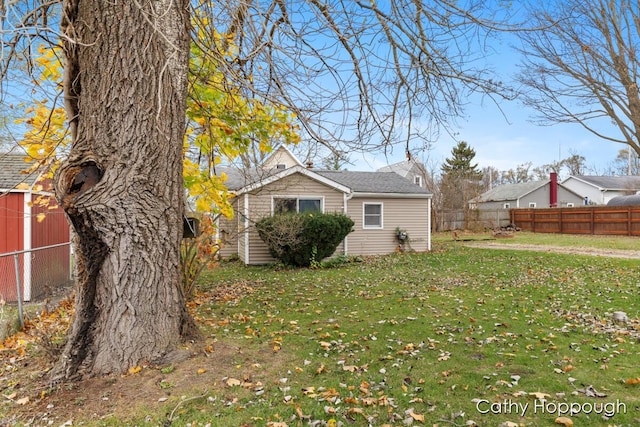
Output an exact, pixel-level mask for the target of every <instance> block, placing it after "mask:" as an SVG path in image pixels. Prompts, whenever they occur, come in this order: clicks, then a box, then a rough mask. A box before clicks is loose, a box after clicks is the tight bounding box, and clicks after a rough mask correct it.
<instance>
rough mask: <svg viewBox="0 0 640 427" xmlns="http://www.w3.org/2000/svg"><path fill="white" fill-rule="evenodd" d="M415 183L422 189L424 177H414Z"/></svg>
mask: <svg viewBox="0 0 640 427" xmlns="http://www.w3.org/2000/svg"><path fill="white" fill-rule="evenodd" d="M413 183H414V184H416V185H417V186H418V187H422V176H420V175H416V176H414V177H413Z"/></svg>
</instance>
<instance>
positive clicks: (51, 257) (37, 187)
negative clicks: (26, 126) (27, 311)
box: [0, 153, 71, 301]
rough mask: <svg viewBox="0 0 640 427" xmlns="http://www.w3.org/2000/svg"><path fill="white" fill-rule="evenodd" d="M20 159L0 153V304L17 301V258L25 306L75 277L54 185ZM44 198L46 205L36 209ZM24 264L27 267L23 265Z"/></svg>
mask: <svg viewBox="0 0 640 427" xmlns="http://www.w3.org/2000/svg"><path fill="white" fill-rule="evenodd" d="M29 166H30V165H29V163H27V162H26V161H25V156H24V155H22V154H2V153H0V299H4V300H5V301H16V299H17V298H16V297H17V292H16V274H15V268H14V267H15V258H14V256H11V253H12V252H17V251H29V252H27V253H25V254H24V255H19V262H20V276H21V282H22V295H23V299H24V300H25V301H29V300H31V299H34V298H37V297H39V296H41V295H44V294H46V293H50V292H51V291H53V289H54V288H56V287H59V286H60V285H62V284H66V283H68V282H69V280H70V278H71V266H70V259H71V258H70V245H64V246H59V247H56V248H50V249H44V250H38V251H35V250H34V249H37V248H42V247H45V246H51V245H58V244H61V243H68V242H69V224H68V223H67V219H66V218H65V215H64V212H63V211H62V209H61V208H60V207H58V206H57V204H56V200H55V197H53V193H52V188H51V181H50V180H48V179H42V172H38V171H37V172H33V173H25V172H24V170H25V169H28V168H29ZM41 196H42V197H43V200H44V201H45V202H46V203H47V204H45V205H44V206H42V205H40V204H39V203H37V204H34V203H33V202H35V201H36V199H37V198H39V197H41ZM25 260H26V262H25Z"/></svg>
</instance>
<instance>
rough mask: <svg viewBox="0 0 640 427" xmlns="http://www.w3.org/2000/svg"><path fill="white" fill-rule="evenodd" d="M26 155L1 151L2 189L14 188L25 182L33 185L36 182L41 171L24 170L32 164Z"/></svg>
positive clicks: (0, 187) (0, 177) (0, 173)
mask: <svg viewBox="0 0 640 427" xmlns="http://www.w3.org/2000/svg"><path fill="white" fill-rule="evenodd" d="M25 157H26V156H25V155H23V154H13V153H0V190H3V191H8V190H12V189H14V188H16V187H17V186H18V185H20V184H23V183H24V184H27V185H28V186H29V187H31V186H32V185H33V184H35V183H36V181H37V180H38V178H39V177H40V173H39V172H31V173H28V174H27V173H25V172H24V171H25V170H26V169H28V168H29V166H30V164H29V163H28V162H26V161H25Z"/></svg>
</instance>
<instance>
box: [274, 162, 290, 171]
mask: <svg viewBox="0 0 640 427" xmlns="http://www.w3.org/2000/svg"><path fill="white" fill-rule="evenodd" d="M286 168H287V165H285V164H284V163H278V164H277V165H276V169H277V170H284V169H286Z"/></svg>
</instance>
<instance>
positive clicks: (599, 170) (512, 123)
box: [349, 34, 627, 174]
mask: <svg viewBox="0 0 640 427" xmlns="http://www.w3.org/2000/svg"><path fill="white" fill-rule="evenodd" d="M517 43H518V40H517V39H516V38H515V36H513V35H511V34H506V35H502V36H501V38H495V39H492V43H491V46H490V47H489V54H488V55H487V56H485V57H484V61H485V66H486V67H488V68H491V69H493V70H498V71H497V75H498V79H499V80H501V81H504V82H506V84H509V82H511V81H513V78H514V75H515V74H516V73H517V72H518V65H519V63H520V56H519V53H518V52H517V51H516V50H515V49H513V48H512V46H513V45H515V44H517ZM514 86H515V85H514ZM500 108H501V109H502V111H500ZM500 108H498V107H497V106H496V105H495V104H494V103H493V102H492V101H491V100H488V99H486V98H485V99H484V102H483V97H482V96H481V95H474V96H472V97H471V98H469V99H468V105H467V106H466V108H465V111H464V114H465V116H464V117H461V118H459V119H458V120H457V123H456V124H454V125H452V126H451V132H453V133H455V134H456V138H458V140H463V141H466V142H467V143H468V144H469V145H470V146H471V147H472V148H473V149H475V151H476V158H475V159H476V162H477V163H478V166H479V167H480V168H482V167H486V166H493V167H495V168H497V169H498V170H500V171H502V170H508V169H515V168H516V167H517V166H518V165H520V164H524V163H527V162H531V163H532V168H535V167H537V166H542V165H544V164H550V163H552V162H554V161H558V160H561V159H564V158H567V157H569V156H570V155H572V154H579V155H582V156H583V157H585V159H586V167H587V171H586V172H587V173H588V174H605V173H609V171H610V169H611V167H612V164H613V161H614V160H615V158H616V156H617V155H618V152H619V150H621V149H626V148H627V145H623V144H620V143H614V142H610V141H608V140H604V139H601V138H598V137H597V136H596V135H594V134H592V133H591V132H588V131H587V130H585V129H584V128H583V127H582V126H580V125H579V124H556V125H551V126H541V125H538V124H535V123H533V122H532V120H533V119H534V118H535V115H536V112H535V111H534V110H533V109H532V108H530V107H527V106H525V105H523V104H522V103H520V102H519V101H517V100H515V101H509V102H506V101H505V102H503V103H501V106H500ZM599 126H600V127H599V130H604V133H605V134H609V135H615V136H618V135H619V133H618V131H616V129H615V128H614V127H613V126H612V125H611V124H609V122H608V120H602V121H601V123H599ZM456 144H457V141H456V140H454V138H452V137H451V136H449V135H448V134H447V133H446V132H442V133H441V135H440V137H439V139H438V140H437V141H435V142H434V143H433V146H432V150H431V151H430V152H428V153H425V154H424V155H423V156H422V157H423V158H426V160H427V163H429V164H432V166H433V165H437V166H438V170H439V165H440V164H442V162H443V161H444V159H445V158H447V157H450V155H451V149H452V148H453V147H454V146H455V145H456ZM350 158H351V161H352V162H353V163H354V165H353V166H350V167H349V169H353V170H371V169H375V168H378V167H381V166H385V165H387V164H390V163H394V162H398V161H401V160H404V159H405V153H404V148H403V147H396V148H394V150H393V153H392V155H390V156H388V157H387V158H385V156H384V155H383V154H356V153H353V154H352V155H351V157H350Z"/></svg>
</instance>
